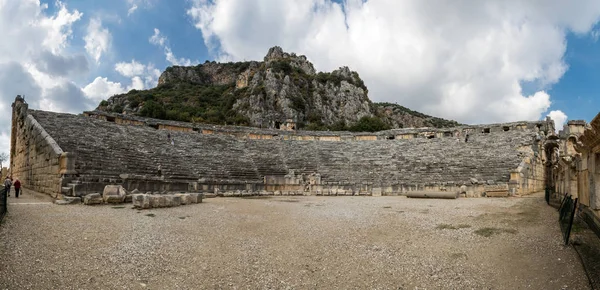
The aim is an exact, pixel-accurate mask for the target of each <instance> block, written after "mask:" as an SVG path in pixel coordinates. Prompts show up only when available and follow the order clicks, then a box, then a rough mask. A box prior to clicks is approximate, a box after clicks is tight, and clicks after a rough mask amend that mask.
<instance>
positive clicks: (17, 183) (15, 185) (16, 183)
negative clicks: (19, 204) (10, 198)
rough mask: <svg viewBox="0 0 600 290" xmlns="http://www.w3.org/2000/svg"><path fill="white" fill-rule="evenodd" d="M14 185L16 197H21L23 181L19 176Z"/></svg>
mask: <svg viewBox="0 0 600 290" xmlns="http://www.w3.org/2000/svg"><path fill="white" fill-rule="evenodd" d="M13 186H14V187H15V197H17V198H19V191H20V190H21V181H20V180H19V179H18V178H17V179H16V180H15V183H14V184H13Z"/></svg>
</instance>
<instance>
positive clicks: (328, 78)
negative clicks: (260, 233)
mask: <svg viewBox="0 0 600 290" xmlns="http://www.w3.org/2000/svg"><path fill="white" fill-rule="evenodd" d="M399 107H401V106H397V105H396V107H394V105H388V106H382V105H376V104H373V103H372V102H371V101H370V100H369V98H368V90H367V87H366V86H365V84H364V82H363V81H362V80H361V79H360V76H359V75H358V73H357V72H354V71H351V70H350V69H349V68H348V67H341V68H339V69H337V70H334V71H333V72H331V73H325V72H319V73H317V72H316V70H315V68H314V66H313V64H312V63H310V62H309V61H308V60H307V58H306V57H305V56H303V55H300V56H298V55H296V54H294V53H286V52H284V51H283V50H282V49H281V48H280V47H273V48H271V49H269V51H268V53H267V55H266V56H265V58H264V60H263V61H262V62H258V61H249V62H237V63H216V62H208V61H207V62H205V63H204V64H200V65H197V66H193V67H182V66H172V67H169V68H167V69H166V70H165V71H164V72H163V73H162V75H161V76H160V78H159V80H158V86H157V87H156V88H154V89H150V90H146V91H136V90H132V91H130V92H129V93H127V94H122V95H116V96H113V97H111V98H109V99H108V100H107V101H103V102H102V103H101V104H100V106H99V107H98V110H105V111H114V112H119V113H121V112H125V113H131V114H138V115H142V116H147V117H155V118H161V119H172V120H180V121H192V122H206V123H215V124H236V125H249V126H257V127H259V126H260V127H278V126H279V124H283V123H284V122H286V120H289V119H291V120H293V121H294V122H296V124H297V127H298V128H304V129H309V130H325V129H332V130H346V129H353V128H354V129H356V130H380V129H387V128H400V127H412V126H419V127H421V126H435V127H438V126H446V125H448V126H453V125H456V124H457V123H456V122H453V121H446V120H443V121H445V122H433V123H432V122H428V121H427V120H429V119H432V117H429V116H426V115H423V114H420V115H419V116H417V115H414V114H413V113H417V112H414V111H410V110H408V109H406V108H404V107H401V108H404V109H405V110H402V109H400V110H399V109H398V108H399ZM417 114H418V113H417ZM433 119H437V118H433ZM439 120H442V119H439ZM360 125H362V126H360ZM365 128H366V129H365Z"/></svg>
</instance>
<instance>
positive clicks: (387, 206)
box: [383, 205, 392, 208]
mask: <svg viewBox="0 0 600 290" xmlns="http://www.w3.org/2000/svg"><path fill="white" fill-rule="evenodd" d="M383 208H392V207H391V206H389V205H386V206H384V207H383Z"/></svg>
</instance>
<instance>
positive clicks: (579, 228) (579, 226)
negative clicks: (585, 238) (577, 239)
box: [571, 222, 586, 233]
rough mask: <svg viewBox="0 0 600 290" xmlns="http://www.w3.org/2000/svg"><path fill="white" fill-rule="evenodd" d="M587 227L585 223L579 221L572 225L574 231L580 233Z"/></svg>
mask: <svg viewBox="0 0 600 290" xmlns="http://www.w3.org/2000/svg"><path fill="white" fill-rule="evenodd" d="M585 229H586V227H585V226H584V225H582V224H580V223H577V222H573V225H572V226H571V232H572V233H580V232H582V231H583V230H585Z"/></svg>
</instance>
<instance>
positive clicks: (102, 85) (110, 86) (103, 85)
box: [83, 77, 127, 103]
mask: <svg viewBox="0 0 600 290" xmlns="http://www.w3.org/2000/svg"><path fill="white" fill-rule="evenodd" d="M126 91H127V90H126V89H124V88H123V85H121V83H116V82H111V81H109V80H108V79H107V78H103V77H97V78H96V79H94V81H93V82H91V83H90V84H88V85H87V86H85V88H83V92H84V93H85V95H86V97H88V98H89V99H92V100H94V101H95V102H96V103H100V101H102V100H105V99H108V98H109V97H111V96H113V95H117V94H122V93H125V92H126Z"/></svg>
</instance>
